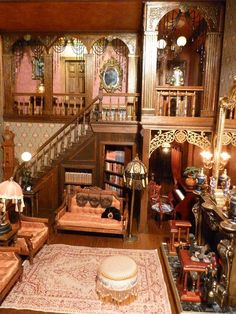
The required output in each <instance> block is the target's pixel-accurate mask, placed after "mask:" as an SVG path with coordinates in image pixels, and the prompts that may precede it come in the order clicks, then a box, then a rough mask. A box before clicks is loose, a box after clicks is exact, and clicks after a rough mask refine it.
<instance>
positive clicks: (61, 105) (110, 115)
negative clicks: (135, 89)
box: [4, 91, 139, 121]
mask: <svg viewBox="0 0 236 314" xmlns="http://www.w3.org/2000/svg"><path fill="white" fill-rule="evenodd" d="M99 98H100V99H101V102H100V104H101V105H99V108H95V111H94V112H95V113H96V112H97V116H98V119H99V120H102V121H131V120H132V121H136V119H137V108H138V99H139V94H138V93H103V92H102V91H100V92H99ZM49 100H50V98H49ZM87 102H88V101H87V95H86V94H85V93H80V94H64V93H57V94H53V98H52V101H51V104H50V105H47V104H46V97H45V94H39V93H15V94H14V110H13V115H15V116H21V117H22V116H24V117H35V116H37V117H39V116H45V115H47V116H48V115H50V116H54V117H70V116H75V115H78V114H79V113H80V112H81V111H82V110H83V109H84V108H85V107H86V103H87ZM46 105H47V106H46ZM4 113H5V114H8V113H9V112H8V110H7V108H6V110H5V112H4Z"/></svg>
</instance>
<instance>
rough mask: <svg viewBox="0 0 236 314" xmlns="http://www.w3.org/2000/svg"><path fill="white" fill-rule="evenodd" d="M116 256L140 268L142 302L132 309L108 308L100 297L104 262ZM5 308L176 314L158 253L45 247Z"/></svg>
mask: <svg viewBox="0 0 236 314" xmlns="http://www.w3.org/2000/svg"><path fill="white" fill-rule="evenodd" d="M116 254H117V255H119V254H123V255H127V256H130V257H132V258H133V259H134V260H135V261H136V263H137V265H138V272H139V288H138V298H137V299H136V300H135V301H133V302H132V303H130V304H129V305H120V306H118V305H115V304H111V303H103V302H102V301H100V300H99V298H98V295H97V293H96V291H95V279H96V273H97V269H98V266H99V264H100V262H101V260H102V259H103V258H105V257H106V256H110V255H116ZM117 263H119V260H117ZM0 308H14V309H21V310H22V309H29V310H35V311H36V310H37V311H44V312H56V313H82V314H92V313H93V314H99V313H102V314H111V313H132V314H134V313H135V314H138V313H146V314H154V313H156V314H171V308H170V303H169V300H168V294H167V288H166V284H165V281H164V277H163V274H162V267H161V264H160V260H159V256H158V252H157V250H128V249H126V250H121V249H111V248H91V247H79V246H68V245H64V244H53V245H47V246H44V247H43V249H42V250H41V251H40V252H39V253H38V254H37V256H36V257H35V258H34V264H33V265H30V264H29V263H28V262H26V263H25V265H24V273H23V278H22V281H21V282H18V283H17V284H16V285H15V286H14V288H13V289H12V290H11V292H10V293H9V295H8V296H7V298H6V299H5V301H4V302H3V303H2V305H1V307H0Z"/></svg>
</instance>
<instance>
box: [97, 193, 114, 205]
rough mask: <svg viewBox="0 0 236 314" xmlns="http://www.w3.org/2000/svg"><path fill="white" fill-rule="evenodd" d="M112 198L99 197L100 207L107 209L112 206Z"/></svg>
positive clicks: (110, 196) (107, 196) (109, 196)
mask: <svg viewBox="0 0 236 314" xmlns="http://www.w3.org/2000/svg"><path fill="white" fill-rule="evenodd" d="M112 201H113V197H112V195H101V199H100V204H101V207H103V208H107V207H110V206H111V205H112Z"/></svg>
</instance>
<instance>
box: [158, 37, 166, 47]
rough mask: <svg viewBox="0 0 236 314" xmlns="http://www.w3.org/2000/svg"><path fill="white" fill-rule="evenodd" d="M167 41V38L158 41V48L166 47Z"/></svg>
mask: <svg viewBox="0 0 236 314" xmlns="http://www.w3.org/2000/svg"><path fill="white" fill-rule="evenodd" d="M166 45H167V43H166V41H165V39H163V38H161V39H159V40H158V41H157V48H158V49H165V47H166Z"/></svg>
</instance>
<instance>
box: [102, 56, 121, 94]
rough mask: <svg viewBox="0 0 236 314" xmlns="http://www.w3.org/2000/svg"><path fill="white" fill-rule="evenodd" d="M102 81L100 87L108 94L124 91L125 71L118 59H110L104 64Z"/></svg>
mask: <svg viewBox="0 0 236 314" xmlns="http://www.w3.org/2000/svg"><path fill="white" fill-rule="evenodd" d="M100 79H101V81H100V82H101V83H100V87H101V88H102V89H105V91H106V92H108V93H112V92H114V91H115V90H121V89H122V79H123V70H122V68H121V66H120V64H119V62H118V61H117V60H116V59H114V58H110V59H109V60H107V61H106V62H105V63H104V64H103V67H102V68H101V70H100Z"/></svg>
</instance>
